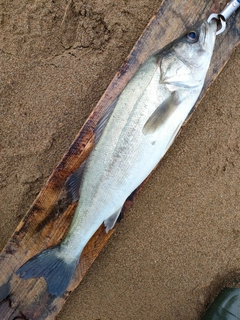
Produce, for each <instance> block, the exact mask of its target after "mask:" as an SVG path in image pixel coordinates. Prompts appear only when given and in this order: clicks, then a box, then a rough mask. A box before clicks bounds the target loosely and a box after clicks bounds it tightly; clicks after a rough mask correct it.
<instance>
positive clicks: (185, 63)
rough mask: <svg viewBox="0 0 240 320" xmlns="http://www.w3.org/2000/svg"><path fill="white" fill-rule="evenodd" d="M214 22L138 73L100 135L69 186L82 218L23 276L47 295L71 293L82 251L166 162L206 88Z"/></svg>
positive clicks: (111, 110) (155, 57)
mask: <svg viewBox="0 0 240 320" xmlns="http://www.w3.org/2000/svg"><path fill="white" fill-rule="evenodd" d="M216 28H217V26H216V22H214V20H213V21H212V22H211V23H210V24H208V23H207V22H206V21H203V22H201V23H198V24H197V25H196V26H194V27H193V28H192V29H191V30H189V31H188V32H187V33H185V34H184V35H183V36H181V37H180V38H178V39H177V40H175V41H173V42H172V43H170V44H169V45H167V46H166V47H165V48H163V49H162V50H160V51H158V52H157V53H155V54H154V55H152V56H151V57H150V58H149V59H148V60H146V62H145V63H144V64H143V65H142V66H141V67H140V68H139V70H138V71H137V72H136V74H135V75H134V77H133V78H132V79H131V81H130V82H129V83H128V85H127V86H126V87H125V88H124V90H123V91H122V93H121V94H120V95H119V97H118V98H117V99H116V101H114V103H113V104H112V105H111V106H110V108H109V112H108V113H107V114H106V115H105V116H104V117H103V119H101V120H100V121H99V123H98V125H97V127H96V129H95V135H96V140H97V141H96V142H97V143H96V145H95V147H94V149H93V151H92V152H91V154H90V156H89V157H88V159H87V160H86V161H85V162H84V164H83V165H82V166H81V167H80V168H79V170H77V171H76V172H75V173H74V174H73V175H72V176H70V178H69V179H68V181H67V187H68V189H69V190H70V193H71V196H72V199H73V201H75V200H77V199H78V198H79V201H78V205H77V208H76V212H75V215H74V218H73V221H72V223H71V226H70V228H69V231H68V234H67V236H66V237H65V239H64V240H63V241H62V242H61V243H60V244H58V245H57V246H55V247H52V248H49V249H46V250H44V251H42V252H41V253H40V254H39V255H36V256H34V257H33V258H31V259H30V260H29V261H27V262H26V263H25V264H24V265H23V266H22V267H21V268H20V269H19V270H18V271H17V274H18V275H19V276H20V277H22V278H24V279H29V278H35V277H44V278H45V280H46V281H47V284H48V290H49V293H50V294H52V295H55V296H60V295H62V293H64V291H65V290H66V288H67V287H68V285H69V283H70V281H71V279H72V277H73V274H74V271H75V269H76V266H77V264H78V262H79V259H80V256H81V253H82V250H83V248H84V247H85V245H86V244H87V242H88V241H89V239H90V238H91V237H92V235H93V234H94V233H95V231H96V230H97V229H98V228H99V226H100V225H101V224H102V223H103V222H104V224H105V226H106V232H108V231H109V230H110V229H111V228H113V226H114V225H115V223H116V221H117V218H118V216H119V214H120V212H121V208H122V206H123V204H124V202H125V200H126V199H127V197H128V196H129V195H130V194H131V193H132V192H133V191H134V190H135V189H136V188H137V187H138V186H139V185H140V184H141V183H142V182H143V180H144V179H145V178H146V177H147V176H148V175H149V174H150V172H151V171H152V170H153V169H154V167H155V166H156V165H157V164H158V162H159V161H160V160H161V158H162V157H163V156H164V154H165V153H166V151H167V150H168V148H169V147H170V145H171V144H172V142H173V140H174V138H175V137H176V135H177V133H178V131H179V129H180V128H181V126H182V124H183V122H184V121H185V120H186V118H187V117H188V115H189V113H190V112H191V110H192V108H193V106H194V104H195V102H196V100H197V99H198V96H199V94H200V92H201V90H202V87H203V84H204V80H205V77H206V73H207V70H208V67H209V64H210V60H211V56H212V52H213V48H214V42H215V37H216Z"/></svg>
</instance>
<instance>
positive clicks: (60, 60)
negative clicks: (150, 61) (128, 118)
mask: <svg viewBox="0 0 240 320" xmlns="http://www.w3.org/2000/svg"><path fill="white" fill-rule="evenodd" d="M69 3H70V6H69V8H68V10H67V11H66V15H65V16H64V11H65V9H66V5H67V2H65V1H62V0H59V1H57V2H55V1H44V0H43V1H40V2H34V3H33V2H32V1H24V2H23V3H21V4H19V3H18V2H15V4H14V3H11V4H9V3H7V2H4V1H2V2H1V4H0V6H1V7H0V8H1V9H0V21H1V24H0V30H1V32H0V66H1V69H0V70H1V72H0V109H1V125H0V135H1V140H0V157H1V160H0V214H1V219H0V245H1V249H2V248H3V247H4V245H5V244H6V242H7V240H8V239H9V237H10V236H11V235H12V233H13V231H14V230H15V228H16V226H17V224H18V222H19V221H20V220H21V218H22V217H23V216H24V214H25V213H26V211H27V210H28V208H29V207H30V205H31V203H32V202H33V200H34V199H35V197H36V195H37V194H38V192H39V191H40V189H41V187H42V185H43V183H44V182H45V181H46V180H47V178H48V176H49V175H50V173H51V172H52V170H53V168H54V167H55V165H56V164H57V163H58V162H59V160H60V159H61V157H62V155H63V154H64V153H65V152H66V150H67V149H68V147H69V146H70V144H71V142H72V141H73V139H74V137H75V135H76V134H77V132H78V131H79V129H80V127H81V126H82V124H83V123H84V121H85V120H86V118H87V116H88V115H89V113H90V112H91V110H92V109H93V107H94V106H95V105H96V103H97V101H98V100H99V98H100V97H101V95H102V93H103V92H104V90H105V89H106V87H107V85H108V84H109V82H110V80H111V79H112V78H113V76H114V74H115V72H116V71H117V70H118V68H119V67H120V65H121V64H122V62H123V61H124V59H125V58H126V56H127V55H128V53H129V51H130V50H131V48H132V47H133V45H134V43H135V41H136V40H137V39H138V37H139V36H140V34H141V33H142V31H143V30H144V28H145V26H146V24H147V23H148V21H149V20H150V18H151V17H152V15H153V14H154V12H155V11H156V10H157V9H158V7H159V6H160V4H161V1H153V0H150V1H147V0H140V1H139V0H138V1H137V0H129V1H124V0H122V1H121V0H120V1H118V2H117V3H115V2H114V1H110V0H104V1H94V0H88V1H74V0H73V1H71V2H69ZM61 23H62V24H61ZM239 70H240V49H239V48H238V49H237V50H236V51H235V53H234V54H233V55H232V57H231V59H230V61H229V62H228V64H227V65H226V67H225V68H224V70H223V72H222V73H221V75H220V76H219V77H218V78H217V80H216V81H215V83H214V85H212V86H211V88H210V90H209V92H208V93H207V95H206V97H205V98H204V100H203V101H202V103H201V104H200V105H199V107H198V108H197V110H196V111H195V112H194V114H193V116H192V118H191V119H190V121H189V122H188V123H187V125H186V126H185V127H184V128H183V130H182V132H181V134H180V136H179V137H178V138H177V140H176V141H175V143H174V145H173V147H172V148H171V149H170V151H169V152H168V154H167V156H166V157H165V158H164V159H163V161H162V162H161V164H160V165H159V166H158V168H157V170H156V171H155V172H154V173H153V175H152V176H151V178H150V180H149V181H148V183H147V185H146V186H145V188H144V189H143V191H142V192H141V194H140V195H139V197H138V198H137V200H136V202H135V203H134V205H133V207H132V208H131V210H130V211H129V213H128V214H127V215H126V217H125V218H124V220H123V221H122V222H121V224H120V225H119V226H118V228H117V230H116V232H115V234H114V235H113V236H112V238H111V239H110V241H109V242H108V243H107V245H106V246H105V248H104V250H103V251H102V252H101V254H100V255H99V257H98V258H97V260H96V262H95V263H94V264H93V266H92V267H91V269H90V271H89V272H88V274H87V275H86V276H85V278H84V280H83V282H82V283H81V284H80V286H79V287H78V288H77V289H76V290H75V291H74V293H72V294H71V296H70V298H69V299H68V301H67V303H66V304H65V306H64V308H63V310H62V311H61V313H60V314H59V316H58V317H57V319H58V320H69V319H70V320H81V319H84V320H97V319H101V320H103V319H108V320H110V319H114V320H122V319H129V320H130V319H133V320H135V319H151V320H154V319H166V320H168V319H169V320H170V319H181V320H190V319H199V318H200V316H201V314H202V312H203V310H204V308H205V305H206V304H207V303H208V302H209V301H210V299H211V298H212V297H213V296H214V294H216V293H217V292H218V290H220V288H221V286H222V285H223V283H224V279H227V280H229V282H230V283H231V281H233V279H237V278H240V277H239V265H240V252H239V248H238V244H239V240H240V200H239V199H240V198H239V193H240V186H239V180H240V171H239V167H240V157H239V154H240V142H239V141H240V130H239V129H240V124H239V119H240V109H239V102H240V94H239V86H238V84H239V83H240V74H239Z"/></svg>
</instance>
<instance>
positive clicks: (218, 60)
mask: <svg viewBox="0 0 240 320" xmlns="http://www.w3.org/2000/svg"><path fill="white" fill-rule="evenodd" d="M213 9H214V11H220V9H222V7H221V8H219V7H218V5H217V4H215V2H214V1H209V2H208V3H207V4H206V3H205V1H197V2H194V1H190V0H189V1H182V2H181V9H180V7H179V4H178V2H173V1H168V0H166V1H164V2H163V4H162V6H161V8H160V10H159V11H158V13H157V14H156V16H154V17H153V19H152V20H151V22H150V23H149V25H148V26H147V28H146V30H145V31H144V33H143V34H142V36H141V37H140V39H139V40H138V42H137V43H136V45H135V47H134V48H133V50H132V52H131V53H130V55H129V57H128V59H127V60H126V62H125V63H124V64H123V65H122V67H121V69H120V71H119V72H118V73H117V74H116V76H115V77H114V79H113V81H112V82H111V84H110V85H109V87H108V88H107V90H106V92H105V93H104V95H103V96H102V98H101V99H100V101H99V103H98V104H97V106H96V107H95V109H94V110H93V112H92V113H91V115H90V116H89V118H88V120H87V121H86V123H85V125H84V126H83V128H82V129H81V131H80V132H79V134H78V136H77V137H76V139H75V141H74V142H73V144H72V145H71V147H70V148H69V150H68V152H67V153H66V154H65V155H64V157H63V159H62V160H61V162H60V163H59V164H58V166H57V167H56V168H55V170H54V171H53V173H52V175H51V176H50V178H49V180H48V181H47V183H46V184H45V186H44V187H43V189H42V190H41V192H40V194H39V195H38V197H37V198H36V200H35V201H34V203H33V205H32V207H31V209H30V210H29V212H28V213H27V215H26V216H25V217H24V219H23V221H22V222H21V223H20V224H19V226H18V227H17V229H16V231H15V232H14V234H13V236H12V238H11V239H10V240H9V242H8V243H7V245H6V247H5V248H4V250H3V251H2V253H1V255H0V268H1V270H2V272H1V275H0V298H2V299H3V298H5V295H6V294H8V292H10V296H9V299H6V300H4V301H3V302H2V303H1V305H0V314H1V319H14V317H17V316H22V317H23V315H24V316H25V317H26V318H29V319H53V318H54V317H55V316H56V314H57V313H58V312H59V311H60V309H61V307H62V305H63V304H64V302H65V300H66V297H67V295H68V293H66V294H65V295H64V296H63V297H60V298H53V297H49V295H48V292H47V288H46V284H45V281H44V280H42V279H31V280H29V281H24V280H22V279H19V278H18V277H17V276H16V275H15V271H16V270H17V269H18V268H19V267H20V266H21V265H22V264H23V263H24V262H25V261H26V260H28V259H29V258H30V257H32V256H33V255H35V254H36V253H38V252H39V251H41V250H42V249H44V248H46V247H48V246H51V245H54V244H56V243H58V242H59V241H60V240H61V239H62V238H63V236H64V234H65V232H66V231H67V229H68V226H69V223H70V221H71V218H72V215H73V213H74V209H75V205H71V204H69V202H68V199H67V197H66V194H65V192H64V190H63V186H64V183H65V181H66V178H67V177H68V176H69V175H70V174H71V173H72V172H74V171H75V170H76V169H77V168H78V167H79V165H80V164H81V163H82V162H83V161H84V159H85V158H86V157H87V156H88V154H89V152H90V151H91V149H92V147H93V141H94V139H93V138H94V137H93V129H94V126H95V125H96V123H97V121H98V120H99V118H100V117H101V116H102V114H103V113H104V112H105V110H106V109H107V108H108V106H109V105H110V103H111V102H112V101H113V100H114V99H115V97H116V96H117V95H118V94H119V93H120V92H121V90H122V89H123V88H124V86H125V85H126V83H127V82H128V81H129V79H130V78H131V77H132V75H133V74H134V73H135V71H136V70H137V68H138V66H139V65H140V64H141V63H142V62H143V61H144V60H145V59H146V58H147V57H148V56H149V55H151V53H153V52H154V51H156V50H157V49H159V48H161V47H163V46H164V45H166V44H167V43H168V42H170V41H171V40H173V39H174V38H176V37H177V36H179V35H180V34H181V33H182V32H183V31H184V30H185V28H186V27H187V26H190V25H192V24H193V23H194V22H195V21H198V20H200V19H203V18H206V17H207V16H208V15H209V14H210V12H212V11H213ZM169 21H171V22H172V23H171V26H169ZM237 23H238V18H237V16H236V15H235V16H233V17H232V18H231V19H230V21H229V22H228V29H227V30H226V31H225V33H224V34H223V35H221V36H219V37H218V38H217V42H216V47H215V54H214V57H213V61H212V64H211V67H210V70H209V73H208V76H207V79H206V84H205V87H204V91H203V93H202V95H201V97H203V95H204V93H205V92H206V90H207V88H208V87H209V86H210V84H211V82H212V81H213V80H214V78H216V76H217V75H218V74H219V72H220V70H221V69H222V67H223V66H224V64H225V63H226V62H227V60H228V59H229V57H230V54H231V52H232V50H233V49H234V47H235V46H236V45H238V44H239V35H238V32H237ZM139 190H140V188H139V189H138V191H139ZM136 194H137V193H135V194H134V195H132V196H131V197H130V198H129V199H128V201H127V202H126V203H125V206H124V210H123V211H124V212H126V211H127V209H128V208H129V206H130V205H131V203H132V201H133V200H134V198H135V196H136ZM113 232H114V230H112V231H111V232H109V233H108V234H107V235H106V234H105V230H104V228H103V227H100V228H99V230H98V231H97V232H96V233H95V235H94V236H93V237H92V239H91V240H90V241H89V243H88V245H87V246H86V248H85V249H84V252H83V254H82V258H81V262H80V264H79V266H78V269H77V271H76V274H75V277H74V279H73V281H72V283H71V284H70V286H69V288H68V291H69V292H70V291H72V290H74V288H75V287H76V286H77V285H78V284H79V283H80V281H81V280H82V278H83V277H84V275H85V274H86V272H87V270H88V269H89V267H90V266H91V264H92V263H93V261H94V260H95V259H96V257H97V256H98V254H99V252H100V251H101V249H102V248H103V246H104V244H105V243H106V241H107V240H108V238H109V237H110V236H111V235H112V233H113ZM10 301H11V303H9V302H10Z"/></svg>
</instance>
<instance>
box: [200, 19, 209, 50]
mask: <svg viewBox="0 0 240 320" xmlns="http://www.w3.org/2000/svg"><path fill="white" fill-rule="evenodd" d="M208 28H209V24H208V22H207V21H203V24H202V28H201V29H202V30H201V31H202V35H203V40H202V45H203V46H206V38H207V31H208Z"/></svg>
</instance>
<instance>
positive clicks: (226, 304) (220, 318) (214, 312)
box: [202, 288, 240, 320]
mask: <svg viewBox="0 0 240 320" xmlns="http://www.w3.org/2000/svg"><path fill="white" fill-rule="evenodd" d="M202 320H240V288H225V289H223V290H222V291H221V292H220V293H219V295H218V296H217V297H216V299H215V300H214V301H213V303H212V304H211V305H210V307H209V308H208V310H207V312H206V314H205V315H204V317H203V318H202Z"/></svg>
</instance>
